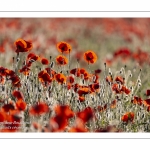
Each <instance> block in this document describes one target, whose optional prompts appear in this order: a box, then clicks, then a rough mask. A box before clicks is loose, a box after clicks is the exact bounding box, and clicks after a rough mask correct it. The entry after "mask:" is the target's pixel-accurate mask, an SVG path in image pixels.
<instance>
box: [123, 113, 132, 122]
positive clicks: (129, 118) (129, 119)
mask: <svg viewBox="0 0 150 150" xmlns="http://www.w3.org/2000/svg"><path fill="white" fill-rule="evenodd" d="M121 120H122V121H123V122H126V123H128V122H133V120H134V113H133V112H127V113H125V114H124V115H123V116H122V118H121Z"/></svg>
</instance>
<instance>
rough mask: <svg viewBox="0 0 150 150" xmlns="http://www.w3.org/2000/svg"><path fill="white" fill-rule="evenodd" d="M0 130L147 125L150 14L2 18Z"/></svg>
mask: <svg viewBox="0 0 150 150" xmlns="http://www.w3.org/2000/svg"><path fill="white" fill-rule="evenodd" d="M0 21H1V24H0V132H149V131H150V70H149V68H150V19H149V18H1V19H0Z"/></svg>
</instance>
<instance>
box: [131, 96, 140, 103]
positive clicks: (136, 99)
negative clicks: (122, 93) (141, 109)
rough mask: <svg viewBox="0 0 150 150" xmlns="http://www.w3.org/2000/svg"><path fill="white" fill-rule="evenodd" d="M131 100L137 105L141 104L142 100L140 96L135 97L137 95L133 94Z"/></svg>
mask: <svg viewBox="0 0 150 150" xmlns="http://www.w3.org/2000/svg"><path fill="white" fill-rule="evenodd" d="M131 102H132V103H133V104H138V105H142V104H143V100H142V99H141V97H137V96H134V99H133V100H131Z"/></svg>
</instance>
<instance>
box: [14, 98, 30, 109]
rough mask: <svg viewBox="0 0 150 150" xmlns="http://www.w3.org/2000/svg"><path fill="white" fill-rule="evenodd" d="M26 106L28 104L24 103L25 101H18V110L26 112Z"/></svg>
mask: <svg viewBox="0 0 150 150" xmlns="http://www.w3.org/2000/svg"><path fill="white" fill-rule="evenodd" d="M26 106H27V104H26V102H25V101H23V100H17V102H16V107H17V109H18V110H20V111H24V110H25V109H26Z"/></svg>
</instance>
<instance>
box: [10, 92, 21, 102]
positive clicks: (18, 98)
mask: <svg viewBox="0 0 150 150" xmlns="http://www.w3.org/2000/svg"><path fill="white" fill-rule="evenodd" d="M12 95H13V96H14V97H16V98H17V100H23V95H22V93H21V92H20V91H13V93H12Z"/></svg>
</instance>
